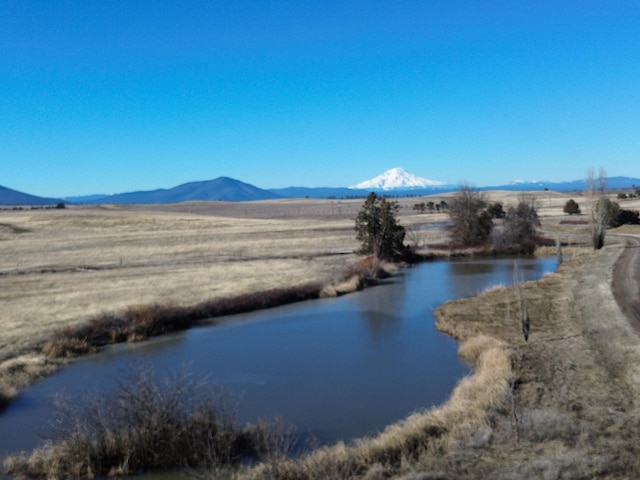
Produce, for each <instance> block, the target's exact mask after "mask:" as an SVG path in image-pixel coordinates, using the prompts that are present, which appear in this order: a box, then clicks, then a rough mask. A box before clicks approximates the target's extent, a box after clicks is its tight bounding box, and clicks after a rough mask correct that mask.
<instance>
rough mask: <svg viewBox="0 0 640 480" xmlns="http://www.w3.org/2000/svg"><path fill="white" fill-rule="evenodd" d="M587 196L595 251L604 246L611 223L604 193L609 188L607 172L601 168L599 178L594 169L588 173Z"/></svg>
mask: <svg viewBox="0 0 640 480" xmlns="http://www.w3.org/2000/svg"><path fill="white" fill-rule="evenodd" d="M586 183H587V184H586V191H585V195H586V197H587V198H588V199H589V209H590V212H591V243H592V245H593V249H594V250H599V249H601V248H602V247H603V246H604V237H605V234H606V229H607V225H608V223H609V208H607V204H606V200H607V199H606V198H605V196H604V192H605V190H606V188H607V172H606V171H605V170H604V168H602V167H600V169H599V172H598V178H597V179H596V178H595V173H594V169H593V168H590V169H589V170H588V172H587V182H586Z"/></svg>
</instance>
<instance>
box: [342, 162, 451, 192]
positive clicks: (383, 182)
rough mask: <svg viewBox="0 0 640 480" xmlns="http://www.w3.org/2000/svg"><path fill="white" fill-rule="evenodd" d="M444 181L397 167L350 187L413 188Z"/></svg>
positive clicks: (430, 185) (425, 186)
mask: <svg viewBox="0 0 640 480" xmlns="http://www.w3.org/2000/svg"><path fill="white" fill-rule="evenodd" d="M444 185H445V183H444V182H438V181H435V180H428V179H426V178H422V177H418V176H416V175H413V174H411V173H409V172H407V171H406V170H404V169H402V168H400V167H397V168H392V169H391V170H387V171H386V172H384V173H382V174H380V175H378V176H377V177H375V178H372V179H371V180H367V181H365V182H362V183H359V184H357V185H354V186H352V187H349V188H358V189H373V190H397V189H403V190H408V189H413V188H437V187H441V186H444Z"/></svg>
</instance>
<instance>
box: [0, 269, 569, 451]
mask: <svg viewBox="0 0 640 480" xmlns="http://www.w3.org/2000/svg"><path fill="white" fill-rule="evenodd" d="M514 262H517V264H518V266H519V270H520V272H521V273H522V276H523V277H524V279H525V280H534V279H539V278H541V277H542V276H543V275H544V274H545V273H546V272H550V271H553V270H554V269H555V268H556V260H555V258H552V259H531V258H523V259H517V260H514V259H513V258H511V259H475V260H473V259H472V260H469V259H465V260H455V261H435V262H429V263H423V264H420V265H417V266H415V267H412V268H409V269H406V270H405V271H403V272H402V273H401V274H400V275H398V276H396V277H393V278H392V279H389V280H388V281H386V282H385V283H384V284H383V285H380V286H376V287H372V288H369V289H366V290H364V291H361V292H357V293H354V294H350V295H347V296H344V297H340V298H331V299H322V300H313V301H308V302H302V303H298V304H294V305H288V306H284V307H278V308H274V309H270V310H265V311H259V312H253V313H250V314H243V315H235V316H232V317H229V321H228V322H226V323H225V324H223V325H221V326H215V327H199V328H194V329H192V330H189V331H186V332H181V333H179V334H175V335H171V336H167V337H162V338H157V339H153V340H151V341H149V342H145V343H140V344H126V345H117V346H114V347H110V348H108V349H107V350H106V351H104V352H102V353H99V354H96V355H92V356H89V357H86V358H83V359H81V360H79V361H77V362H75V363H73V364H72V365H70V366H69V367H67V368H65V369H63V370H61V371H60V372H58V373H56V374H55V375H53V376H51V377H49V378H47V379H45V380H43V381H40V382H38V383H36V384H35V385H33V386H31V387H30V388H28V389H26V390H25V391H24V392H22V394H21V395H20V396H19V398H18V399H17V400H16V401H15V402H14V403H13V404H11V405H10V406H9V407H8V408H7V409H6V410H5V412H4V413H3V414H2V416H0V457H2V456H4V455H6V454H7V453H8V452H15V451H19V450H31V449H33V448H34V447H36V446H37V445H38V443H39V442H40V438H39V432H42V431H43V430H44V429H45V428H46V425H47V424H48V422H49V421H50V419H51V418H52V407H51V398H52V397H53V396H54V395H55V394H57V393H59V392H61V391H64V392H65V394H66V395H69V396H71V397H72V398H76V397H80V396H82V395H84V394H85V393H86V392H93V393H95V392H96V391H97V392H100V391H102V390H103V389H106V388H109V386H110V385H113V382H114V380H115V379H116V378H117V377H118V375H122V372H123V371H124V369H126V368H127V367H128V366H131V365H132V364H136V363H141V362H142V363H144V364H145V365H146V364H148V365H150V366H152V367H153V369H154V370H155V371H156V372H162V371H166V370H171V369H174V370H175V369H179V368H180V366H181V365H183V364H186V365H187V368H188V369H189V371H190V372H191V373H193V374H195V375H196V376H207V378H208V379H210V381H211V382H213V384H215V385H216V386H220V387H223V388H225V389H229V390H230V391H231V392H233V394H234V397H235V398H236V399H237V401H238V416H239V420H240V421H241V422H242V423H245V422H255V421H256V420H257V419H258V418H271V417H273V416H275V415H279V416H281V417H283V418H284V419H285V420H286V421H287V422H291V423H293V424H295V425H296V427H297V430H298V431H299V432H300V433H313V434H314V435H315V436H316V437H317V439H318V440H319V441H320V442H321V443H331V442H334V441H336V440H339V439H341V440H345V441H349V440H351V439H354V438H357V437H361V436H364V435H367V434H373V433H376V432H378V431H381V430H382V429H384V427H385V426H386V425H389V424H391V423H393V422H396V421H398V420H399V419H402V418H404V417H406V416H407V415H408V414H410V413H411V412H413V411H416V410H420V409H425V408H428V407H430V406H433V405H437V404H439V403H442V402H443V401H445V400H446V399H447V397H448V396H449V395H450V393H451V390H452V389H453V387H454V386H455V384H456V383H457V382H458V381H459V380H460V379H461V378H462V377H463V376H464V375H466V374H467V373H468V368H467V367H466V366H465V365H463V364H462V363H461V362H460V360H459V359H458V356H457V343H456V342H455V341H454V340H452V339H451V338H449V337H448V336H446V335H443V334H440V333H439V332H437V331H436V330H435V328H434V322H435V319H434V316H433V311H434V309H435V308H436V307H437V306H438V305H440V304H441V303H443V302H445V301H446V300H449V299H454V298H460V297H463V296H470V295H475V294H477V293H479V292H480V291H482V290H484V289H486V288H488V287H491V286H494V285H500V284H501V285H510V284H511V283H512V281H513V280H512V279H513V265H514ZM514 328H518V327H517V325H514Z"/></svg>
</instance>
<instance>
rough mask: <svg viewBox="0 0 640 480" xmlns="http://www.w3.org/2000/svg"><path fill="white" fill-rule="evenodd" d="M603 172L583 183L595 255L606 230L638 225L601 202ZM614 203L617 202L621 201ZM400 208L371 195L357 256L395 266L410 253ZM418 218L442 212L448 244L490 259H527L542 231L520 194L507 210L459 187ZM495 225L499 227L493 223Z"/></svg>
mask: <svg viewBox="0 0 640 480" xmlns="http://www.w3.org/2000/svg"><path fill="white" fill-rule="evenodd" d="M606 182H607V178H606V172H605V171H604V169H603V168H600V170H599V173H598V176H597V177H596V176H595V173H594V171H593V169H590V170H589V172H588V175H587V179H586V189H585V197H586V199H587V201H588V204H589V214H590V220H591V221H590V224H591V241H592V245H593V248H594V249H599V248H602V246H603V245H604V241H605V234H606V229H607V228H615V227H618V226H620V225H624V224H640V213H639V212H637V211H634V210H626V209H623V208H621V207H620V205H619V204H618V203H617V202H615V201H613V200H611V199H609V198H608V196H606V194H605V192H606ZM618 198H621V197H620V196H619V197H618ZM399 208H400V207H399V205H398V203H397V202H395V201H393V200H389V199H387V198H385V197H384V196H378V195H377V194H376V193H374V192H371V193H370V194H369V196H368V197H367V198H366V200H365V202H364V204H363V206H362V208H361V210H360V212H359V213H358V216H357V218H356V224H355V230H356V235H357V239H358V241H360V242H361V248H360V251H359V253H361V254H364V255H372V256H373V257H374V258H375V259H378V260H391V261H394V260H399V259H403V258H405V257H407V255H408V254H409V253H410V249H409V248H408V247H407V246H406V245H405V244H404V238H405V234H406V231H405V228H404V227H403V226H402V225H400V223H399V222H398V220H397V218H396V217H397V213H398V210H399ZM413 210H415V211H416V212H419V213H426V212H432V211H439V212H447V213H448V214H449V217H450V220H451V226H450V232H449V233H450V238H451V244H452V246H454V247H459V248H469V247H471V248H480V247H482V248H485V249H489V250H490V251H491V252H493V253H495V254H532V253H533V252H534V251H535V249H536V246H537V244H538V243H539V242H540V240H541V238H540V234H539V233H540V232H539V229H540V227H541V224H540V219H539V217H538V212H537V210H536V202H535V199H534V198H533V197H531V196H527V195H525V194H523V195H521V196H520V197H519V198H518V203H517V204H516V205H514V206H509V207H508V208H507V209H506V210H505V209H504V206H503V204H502V203H500V202H494V203H491V202H489V200H488V198H487V196H486V194H485V193H483V192H481V191H478V190H476V189H474V188H472V187H471V186H470V185H469V184H467V183H461V184H460V185H459V187H458V190H457V191H456V192H455V193H454V195H453V197H452V198H451V199H450V200H449V202H445V201H444V200H442V201H440V203H435V202H433V201H429V202H421V203H416V204H415V205H414V206H413ZM563 210H564V212H565V213H567V214H569V215H579V214H581V213H582V212H581V209H580V205H579V204H578V203H577V202H576V201H575V200H573V199H570V200H568V201H567V202H566V203H565V205H564V208H563ZM496 220H500V222H496Z"/></svg>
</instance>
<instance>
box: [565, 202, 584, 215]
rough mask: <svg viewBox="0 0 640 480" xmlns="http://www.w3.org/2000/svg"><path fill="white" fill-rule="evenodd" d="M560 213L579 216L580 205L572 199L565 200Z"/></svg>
mask: <svg viewBox="0 0 640 480" xmlns="http://www.w3.org/2000/svg"><path fill="white" fill-rule="evenodd" d="M562 211H563V212H564V213H567V214H569V215H580V205H578V203H577V202H576V201H575V200H574V199H573V198H572V199H569V200H567V203H565V204H564V208H563V209H562Z"/></svg>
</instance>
